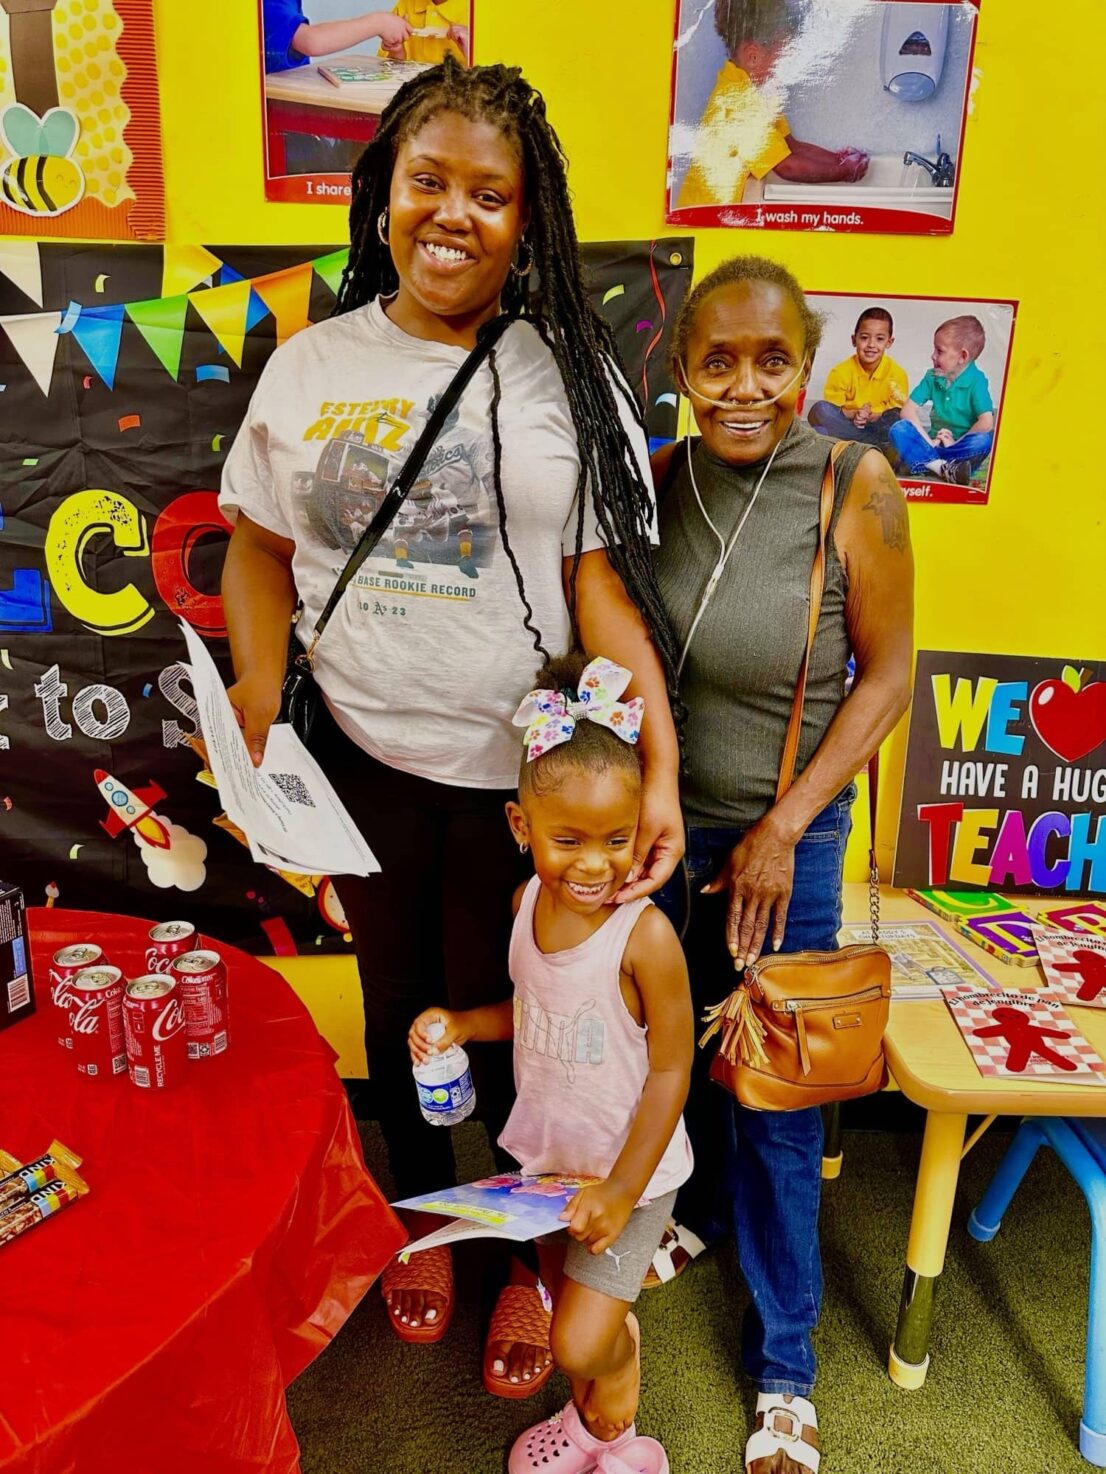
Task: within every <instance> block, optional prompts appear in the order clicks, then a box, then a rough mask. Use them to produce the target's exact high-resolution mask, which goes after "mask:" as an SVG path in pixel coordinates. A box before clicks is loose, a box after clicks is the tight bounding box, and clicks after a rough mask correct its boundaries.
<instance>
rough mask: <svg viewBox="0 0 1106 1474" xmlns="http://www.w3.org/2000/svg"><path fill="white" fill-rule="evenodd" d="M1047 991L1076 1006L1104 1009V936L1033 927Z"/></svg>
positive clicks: (1105, 1003)
mask: <svg viewBox="0 0 1106 1474" xmlns="http://www.w3.org/2000/svg"><path fill="white" fill-rule="evenodd" d="M1034 933H1035V935H1036V938H1037V951H1038V952H1039V953H1040V956H1041V966H1042V968H1043V969H1044V974H1045V982H1046V983H1047V984H1048V991H1049V992H1050V993H1051V994H1054V995H1055V996H1056V997H1057V998H1059V999H1060V1000H1061V1001H1062V1002H1064V1003H1067V1004H1072V1003H1074V1004H1075V1005H1076V1006H1077V1007H1079V1008H1106V937H1099V936H1094V935H1092V934H1091V933H1089V932H1088V933H1085V934H1083V933H1080V932H1067V931H1050V930H1049V929H1048V928H1047V927H1044V926H1038V927H1035V928H1034Z"/></svg>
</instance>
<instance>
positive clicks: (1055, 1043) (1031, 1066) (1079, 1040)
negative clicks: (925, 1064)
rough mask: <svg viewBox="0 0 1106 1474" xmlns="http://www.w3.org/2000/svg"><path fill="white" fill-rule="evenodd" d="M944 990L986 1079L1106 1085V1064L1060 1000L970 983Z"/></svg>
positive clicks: (959, 1026)
mask: <svg viewBox="0 0 1106 1474" xmlns="http://www.w3.org/2000/svg"><path fill="white" fill-rule="evenodd" d="M942 992H943V993H944V997H945V1002H946V1003H947V1004H948V1008H949V1012H950V1013H951V1014H952V1016H953V1019H954V1020H955V1022H956V1026H957V1028H958V1029H959V1030H960V1032H961V1034H962V1035H963V1037H964V1042H965V1044H966V1045H967V1046H968V1049H969V1051H970V1053H971V1056H972V1059H973V1060H974V1061H975V1064H976V1067H977V1069H978V1070H979V1073H980V1074H981V1075H983V1076H984V1077H986V1078H993V1077H998V1078H1001V1079H1008V1080H1047V1081H1049V1082H1050V1083H1051V1084H1061V1083H1068V1084H1071V1085H1081V1086H1087V1085H1106V1063H1104V1062H1103V1060H1102V1058H1101V1056H1100V1055H1099V1054H1098V1051H1097V1050H1096V1049H1095V1048H1094V1046H1093V1045H1092V1044H1091V1043H1090V1041H1089V1040H1087V1039H1085V1038H1084V1037H1083V1035H1082V1034H1081V1033H1080V1031H1079V1029H1078V1028H1077V1027H1076V1026H1075V1024H1074V1023H1073V1022H1072V1019H1071V1017H1070V1015H1069V1014H1068V1013H1067V1011H1066V1009H1065V1008H1064V1005H1063V1004H1062V1003H1061V1002H1060V1000H1059V999H1058V998H1053V997H1051V996H1050V995H1049V994H1048V993H1045V992H1038V993H1019V992H1016V991H1014V990H1005V989H1004V990H1002V991H987V990H986V989H982V988H971V987H968V986H966V985H965V984H959V985H957V987H955V988H946V989H942Z"/></svg>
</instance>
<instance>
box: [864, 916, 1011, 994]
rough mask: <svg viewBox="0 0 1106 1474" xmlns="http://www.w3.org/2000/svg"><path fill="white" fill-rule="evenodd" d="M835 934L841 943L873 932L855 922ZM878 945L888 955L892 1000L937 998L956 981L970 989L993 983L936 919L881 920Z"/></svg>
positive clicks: (865, 936)
mask: <svg viewBox="0 0 1106 1474" xmlns="http://www.w3.org/2000/svg"><path fill="white" fill-rule="evenodd" d="M838 936H839V938H840V940H841V942H842V943H849V942H869V941H871V938H872V932H871V928H870V927H869V926H867V925H864V924H860V923H858V924H855V925H849V926H843V927H842V928H841V931H840V932H839V933H838ZM879 945H880V946H881V947H882V948H883V950H884V951H885V952H886V953H887V954H888V956H889V957H890V958H891V997H892V998H893V999H899V998H937V999H939V998H940V997H941V989H942V988H951V987H955V986H956V984H957V983H967V984H969V985H970V986H971V987H973V988H981V987H982V988H989V987H994V986H995V985H994V984H993V983H992V982H991V979H990V978H989V977H988V975H987V973H986V972H984V970H983V968H981V967H979V966H977V965H976V964H975V963H974V962H973V961H972V959H971V958H970V957H969V956H968V954H967V953H966V952H964V951H962V950H961V949H960V948H959V947H958V946H957V945H956V943H955V942H954V941H952V940H950V938H949V937H947V936H946V935H945V933H944V932H943V931H942V930H941V927H940V926H939V925H938V923H937V922H936V921H883V922H880V927H879Z"/></svg>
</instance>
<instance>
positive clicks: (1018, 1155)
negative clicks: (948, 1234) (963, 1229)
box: [968, 1120, 1044, 1244]
mask: <svg viewBox="0 0 1106 1474" xmlns="http://www.w3.org/2000/svg"><path fill="white" fill-rule="evenodd" d="M1042 1141H1044V1135H1043V1133H1042V1130H1041V1125H1040V1123H1039V1122H1038V1121H1035V1120H1028V1121H1023V1122H1022V1124H1021V1126H1019V1127H1018V1130H1017V1132H1016V1134H1015V1136H1014V1140H1013V1141H1012V1142H1011V1143H1010V1145H1009V1147H1007V1149H1006V1155H1005V1156H1004V1157H1003V1159H1002V1161H1001V1162H1000V1163H999V1164H998V1168H997V1170H996V1172H995V1175H994V1177H993V1178H992V1179H991V1183H990V1186H989V1187H988V1189H987V1191H986V1192H985V1193H984V1194H983V1196H982V1198H980V1200H979V1202H978V1203H977V1205H976V1207H975V1211H974V1212H973V1213H972V1215H971V1217H970V1218H969V1219H968V1232H969V1233H970V1234H971V1236H972V1238H973V1239H977V1240H978V1241H979V1242H980V1243H981V1244H987V1243H990V1241H991V1239H993V1238H994V1236H995V1234H996V1233H998V1231H999V1229H1000V1228H1001V1227H1002V1215H1003V1214H1004V1213H1005V1212H1006V1210H1007V1208H1009V1206H1010V1200H1011V1199H1012V1198H1013V1196H1014V1194H1015V1193H1016V1192H1017V1190H1018V1188H1019V1187H1020V1186H1021V1180H1022V1178H1023V1177H1024V1176H1025V1174H1026V1172H1028V1170H1029V1165H1030V1163H1031V1162H1032V1161H1033V1158H1034V1157H1035V1156H1036V1155H1037V1148H1038V1147H1039V1146H1040V1145H1041V1143H1042Z"/></svg>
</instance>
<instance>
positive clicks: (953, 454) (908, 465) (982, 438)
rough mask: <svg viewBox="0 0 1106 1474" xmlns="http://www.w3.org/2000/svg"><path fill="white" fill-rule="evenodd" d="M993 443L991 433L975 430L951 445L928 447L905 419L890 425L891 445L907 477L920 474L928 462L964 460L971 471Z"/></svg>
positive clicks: (915, 427) (925, 440)
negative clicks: (907, 474)
mask: <svg viewBox="0 0 1106 1474" xmlns="http://www.w3.org/2000/svg"><path fill="white" fill-rule="evenodd" d="M994 440H995V436H994V432H993V431H992V430H976V431H974V432H973V431H969V433H968V434H967V435H961V437H960V439H959V440H954V441H953V442H952V444H951V445H930V443H929V441H928V440H927V439H926V438H925V436H924V435H923V434H922V432H921V431H920V430H919V429H918V427H917V426H916V425H912V424H910V422H909V421H908V420H900V421H899V422H898V424H897V425H892V426H891V444H892V445H893V446H894V447H895V451H896V453H897V454H898V457H899V460H900V461H901V463H902V469H903V470H904V471H906V472H907V473H909V474H911V475H915V474H917V473H918V472H919V471H924V470H925V469H926V465H927V463H928V462H929V461H968V462H969V463H970V465H971V468H972V470H973V471H974V470H975V468H976V466H978V465H980V464H981V463H982V462H983V461H984V460H985V459H986V458H987V456H989V455H990V454H991V446H992V445H993V444H994Z"/></svg>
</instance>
